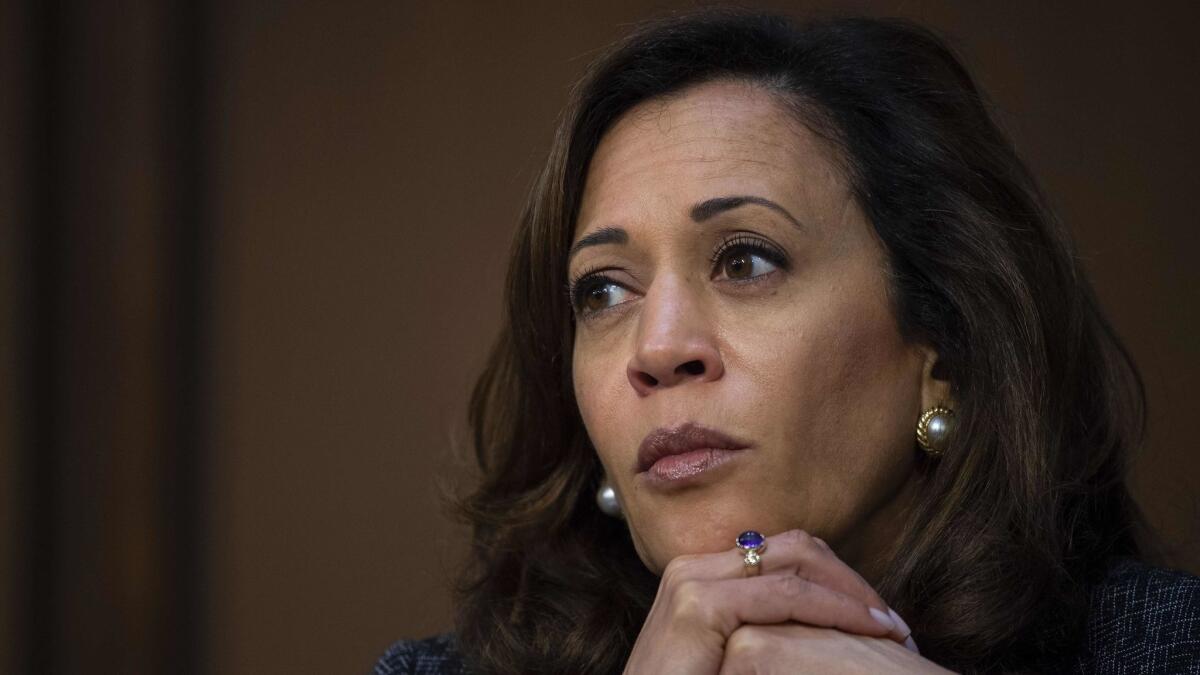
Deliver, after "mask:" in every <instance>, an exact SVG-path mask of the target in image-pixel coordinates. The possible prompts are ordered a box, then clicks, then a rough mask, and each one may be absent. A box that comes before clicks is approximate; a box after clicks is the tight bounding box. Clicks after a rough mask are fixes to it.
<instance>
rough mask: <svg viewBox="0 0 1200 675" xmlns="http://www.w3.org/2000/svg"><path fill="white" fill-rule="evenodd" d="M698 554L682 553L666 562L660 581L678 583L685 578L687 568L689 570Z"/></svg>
mask: <svg viewBox="0 0 1200 675" xmlns="http://www.w3.org/2000/svg"><path fill="white" fill-rule="evenodd" d="M699 557H700V556H697V555H693V554H684V555H680V556H676V557H674V558H672V559H671V561H670V562H668V563H667V566H666V567H665V568H663V573H662V582H663V583H664V584H672V583H678V582H680V581H682V580H683V579H686V578H687V570H689V569H690V568H691V567H692V566H693V565H694V564H695V563H696V561H697V560H698V559H699Z"/></svg>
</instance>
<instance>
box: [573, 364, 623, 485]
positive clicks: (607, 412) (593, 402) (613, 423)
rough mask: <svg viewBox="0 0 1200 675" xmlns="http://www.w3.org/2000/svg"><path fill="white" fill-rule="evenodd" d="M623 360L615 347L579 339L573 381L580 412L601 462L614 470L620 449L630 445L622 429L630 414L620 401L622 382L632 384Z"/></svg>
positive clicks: (618, 459) (610, 469) (618, 460)
mask: <svg viewBox="0 0 1200 675" xmlns="http://www.w3.org/2000/svg"><path fill="white" fill-rule="evenodd" d="M619 361H620V359H619V358H618V355H617V353H616V352H615V350H605V349H597V348H595V346H594V345H591V344H586V343H585V344H581V343H580V342H579V341H577V342H576V345H575V349H574V353H573V357H572V372H573V383H572V384H573V386H574V389H575V400H576V402H577V403H578V405H579V414H580V416H581V417H582V418H583V424H584V427H585V428H586V430H587V433H588V437H589V438H590V439H591V440H592V444H593V445H594V446H595V448H596V452H597V454H599V456H600V461H601V462H602V463H603V464H604V466H605V468H606V469H608V470H609V471H610V472H612V470H613V468H614V465H615V464H616V463H618V462H620V461H621V459H620V458H619V457H618V456H617V453H618V449H619V448H621V447H624V446H625V445H627V444H628V443H627V442H626V441H627V439H624V438H622V436H621V431H622V429H623V428H626V427H628V426H629V425H628V423H627V422H628V420H627V417H628V416H627V415H626V414H622V412H621V410H620V406H619V402H620V401H621V400H623V399H622V396H623V395H625V392H623V391H622V388H623V387H622V385H623V386H624V388H628V387H629V383H628V381H627V380H626V378H625V369H624V365H623V364H622V363H619ZM622 420H625V424H622Z"/></svg>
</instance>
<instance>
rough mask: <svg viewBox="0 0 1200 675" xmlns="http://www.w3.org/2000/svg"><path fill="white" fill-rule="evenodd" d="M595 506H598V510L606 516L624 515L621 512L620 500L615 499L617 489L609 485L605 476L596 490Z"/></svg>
mask: <svg viewBox="0 0 1200 675" xmlns="http://www.w3.org/2000/svg"><path fill="white" fill-rule="evenodd" d="M596 506H599V507H600V512H601V513H603V514H604V515H606V516H612V517H613V518H623V517H624V515H623V514H622V513H621V502H619V501H617V491H616V490H614V489H613V486H612V485H609V483H608V479H607V478H606V479H605V480H604V481H603V482H601V483H600V489H599V490H596Z"/></svg>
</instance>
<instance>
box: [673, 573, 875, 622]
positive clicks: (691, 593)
mask: <svg viewBox="0 0 1200 675" xmlns="http://www.w3.org/2000/svg"><path fill="white" fill-rule="evenodd" d="M672 607H673V611H674V612H675V616H676V617H677V620H679V621H697V620H698V621H700V622H701V623H703V624H706V627H707V628H709V629H711V630H714V631H717V632H719V633H720V634H721V635H722V636H723V637H725V638H728V637H729V635H730V634H731V633H732V632H733V631H734V630H736V629H737V628H738V626H741V625H744V624H754V625H771V624H779V623H783V622H786V621H793V622H797V623H803V624H806V625H810V626H819V627H824V628H837V629H838V630H842V631H845V632H848V633H854V634H856V635H864V636H868V637H889V636H890V635H891V633H892V632H893V630H894V624H893V623H892V621H891V619H890V618H889V617H888V616H887V615H886V614H885V613H884V612H881V611H879V610H878V609H875V608H873V607H870V606H868V605H867V604H866V603H863V602H862V601H860V600H858V599H857V598H854V597H851V596H849V595H846V594H844V593H839V592H837V591H835V590H832V589H830V588H828V587H826V586H822V585H820V584H817V583H814V582H811V581H808V580H807V579H803V578H801V577H797V576H794V575H788V574H775V575H769V576H760V577H752V578H749V579H722V580H719V581H707V582H706V581H688V582H683V583H681V584H680V586H679V587H677V588H676V589H675V591H674V597H672Z"/></svg>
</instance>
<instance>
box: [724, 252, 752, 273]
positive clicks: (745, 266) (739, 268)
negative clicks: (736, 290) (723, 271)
mask: <svg viewBox="0 0 1200 675" xmlns="http://www.w3.org/2000/svg"><path fill="white" fill-rule="evenodd" d="M749 268H750V264H749V262H748V261H747V260H746V256H745V255H739V256H735V257H733V258H730V259H729V265H728V269H729V276H731V277H733V276H741V275H742V273H743V272H745V271H747V270H749Z"/></svg>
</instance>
